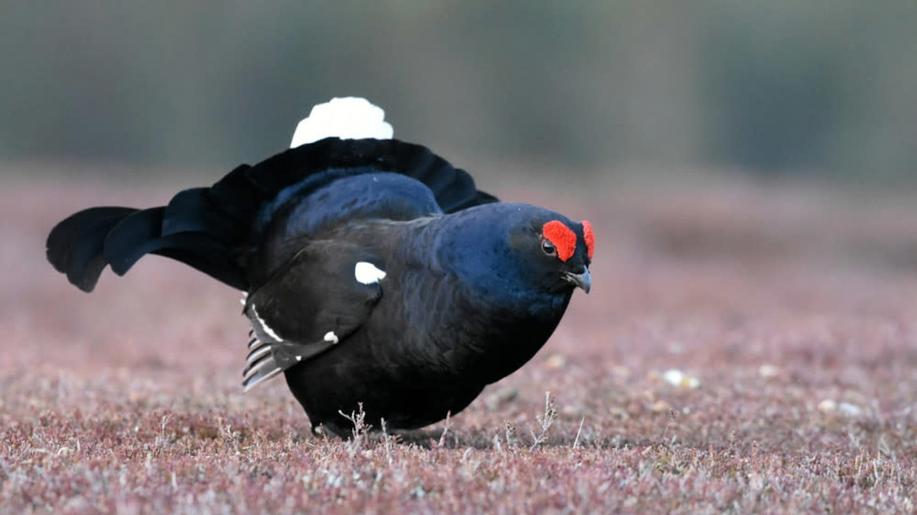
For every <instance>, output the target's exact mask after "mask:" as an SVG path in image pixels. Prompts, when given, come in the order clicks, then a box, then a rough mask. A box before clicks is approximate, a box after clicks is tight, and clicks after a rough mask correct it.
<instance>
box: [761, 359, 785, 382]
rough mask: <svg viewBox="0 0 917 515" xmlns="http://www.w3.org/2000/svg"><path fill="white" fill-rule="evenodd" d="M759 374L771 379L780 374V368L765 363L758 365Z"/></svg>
mask: <svg viewBox="0 0 917 515" xmlns="http://www.w3.org/2000/svg"><path fill="white" fill-rule="evenodd" d="M758 375H759V376H761V377H763V378H765V379H770V378H772V377H777V376H778V375H780V369H779V368H777V367H776V366H774V365H768V364H766V363H765V364H764V365H761V366H760V367H758Z"/></svg>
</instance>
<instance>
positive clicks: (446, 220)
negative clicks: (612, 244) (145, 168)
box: [47, 138, 592, 434]
mask: <svg viewBox="0 0 917 515" xmlns="http://www.w3.org/2000/svg"><path fill="white" fill-rule="evenodd" d="M552 224H556V225H553V228H552V229H551V231H553V232H549V231H548V227H550V226H552ZM590 231H591V229H589V228H588V224H586V223H578V222H574V221H571V220H569V219H567V218H566V217H564V216H563V215H560V214H558V213H555V212H552V211H549V210H546V209H542V208H538V207H534V206H529V205H525V204H508V203H501V202H498V201H497V199H496V198H495V197H493V196H491V195H489V194H487V193H484V192H481V191H479V190H477V188H476V187H475V184H474V181H473V180H472V178H471V177H470V176H469V175H468V174H467V173H466V172H464V171H463V170H459V169H456V168H453V167H452V166H451V165H450V164H449V163H448V162H446V161H445V160H444V159H442V158H440V157H439V156H437V155H435V154H433V153H432V152H430V151H429V150H427V149H426V148H424V147H422V146H419V145H414V144H409V143H404V142H401V141H398V140H376V139H359V140H341V139H338V138H327V139H324V140H321V141H317V142H315V143H311V144H306V145H302V146H300V147H297V148H294V149H290V150H287V151H285V152H282V153H280V154H278V155H276V156H274V157H271V158H269V159H267V160H265V161H263V162H261V163H258V164H256V165H254V166H249V165H242V166H239V167H237V168H236V169H234V170H233V171H231V172H230V173H229V174H227V175H226V176H225V177H224V178H223V179H221V180H220V181H218V182H217V183H216V184H214V185H213V186H211V187H209V188H193V189H189V190H185V191H182V192H180V193H178V194H177V195H175V197H173V198H172V200H171V201H170V202H169V204H168V205H167V206H162V207H155V208H151V209H144V210H137V209H131V208H121V207H99V208H91V209H87V210H85V211H81V212H79V213H76V214H75V215H73V216H71V217H69V218H67V219H65V220H64V221H62V222H61V223H60V224H58V225H57V226H56V227H55V228H54V229H53V230H52V231H51V234H50V236H49V238H48V244H47V254H48V259H49V261H50V262H51V263H52V264H53V265H54V267H55V268H56V269H57V270H59V271H60V272H63V273H65V274H67V277H68V279H69V280H70V282H71V283H73V284H74V285H76V286H77V287H79V288H80V289H82V290H84V291H91V290H92V289H93V288H94V286H95V284H96V282H97V280H98V278H99V275H100V274H101V272H102V270H103V269H104V267H105V266H106V265H109V266H110V267H111V269H112V270H113V271H114V272H115V273H117V274H124V273H126V272H127V271H128V270H129V269H130V268H131V266H133V265H134V264H135V263H136V261H137V260H138V259H140V257H142V256H143V255H145V254H158V255H163V256H166V257H170V258H172V259H176V260H178V261H181V262H183V263H186V264H188V265H190V266H192V267H194V268H196V269H198V270H200V271H202V272H204V273H206V274H208V275H210V276H212V277H214V278H216V279H217V280H219V281H222V282H224V283H226V284H228V285H231V286H233V287H236V288H239V289H241V290H243V291H244V292H246V294H247V297H246V298H245V301H244V305H245V306H244V312H245V314H246V316H248V317H249V319H250V320H251V323H252V329H253V330H252V333H251V335H250V336H251V339H250V341H249V355H248V357H247V361H246V367H245V371H244V372H243V384H244V385H245V386H246V388H250V387H252V386H254V385H256V384H258V383H259V382H261V381H263V380H265V379H267V378H270V377H272V376H274V375H276V374H279V373H280V372H284V374H285V376H286V380H287V383H288V385H289V387H290V389H291V390H292V392H293V394H294V395H295V396H296V398H297V399H298V400H299V402H300V403H301V404H302V405H303V407H304V408H305V410H306V412H307V414H308V415H309V418H310V420H311V422H312V424H313V426H319V425H322V426H324V427H326V428H327V429H328V430H329V431H331V432H332V433H335V434H346V433H347V428H348V424H349V422H348V421H347V420H346V419H345V418H344V417H342V416H341V414H340V412H344V413H350V412H351V411H353V410H355V409H356V408H357V405H358V404H362V406H363V409H364V411H365V413H366V416H367V421H368V422H370V423H371V424H373V425H374V426H375V427H379V426H380V422H381V419H383V418H384V419H385V421H386V425H387V426H388V427H390V428H406V429H407V428H416V427H421V426H423V425H426V424H430V423H433V422H436V421H438V420H440V419H442V418H444V417H445V416H446V414H447V413H448V412H451V413H453V414H456V413H458V412H459V411H461V410H462V409H463V408H465V407H466V406H467V405H468V404H469V403H470V402H471V401H472V400H473V399H474V398H475V397H476V396H477V395H478V394H479V393H480V391H481V390H482V389H483V388H484V387H485V386H486V385H487V384H490V383H492V382H494V381H497V380H499V379H500V378H502V377H504V376H506V375H508V374H510V373H512V372H513V371H514V370H516V369H517V368H519V367H520V366H522V365H523V364H524V363H525V362H526V361H528V360H529V359H530V358H531V357H532V356H533V355H534V354H535V352H537V351H538V349H539V348H540V347H541V346H542V345H543V344H544V343H545V341H546V340H547V339H548V337H549V336H550V335H551V333H552V332H553V331H554V329H555V327H556V326H557V324H558V322H559V321H560V318H561V316H562V315H563V313H564V311H565V309H566V307H567V304H568V302H569V300H570V296H571V295H572V292H573V290H574V288H575V287H576V286H581V287H583V288H584V289H586V290H587V291H588V288H589V271H588V265H589V263H590V260H591V252H592V250H591V232H590ZM587 233H588V234H587Z"/></svg>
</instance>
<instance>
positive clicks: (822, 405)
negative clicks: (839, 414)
mask: <svg viewBox="0 0 917 515" xmlns="http://www.w3.org/2000/svg"><path fill="white" fill-rule="evenodd" d="M818 411H821V412H822V413H831V412H834V411H837V403H836V402H834V401H833V400H831V399H825V400H823V401H821V402H819V403H818Z"/></svg>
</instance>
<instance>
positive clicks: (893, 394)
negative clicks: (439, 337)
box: [0, 181, 917, 513]
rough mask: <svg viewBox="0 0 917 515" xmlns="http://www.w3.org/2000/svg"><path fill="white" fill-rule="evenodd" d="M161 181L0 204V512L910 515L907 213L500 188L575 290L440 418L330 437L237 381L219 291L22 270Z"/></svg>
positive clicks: (747, 189)
mask: <svg viewBox="0 0 917 515" xmlns="http://www.w3.org/2000/svg"><path fill="white" fill-rule="evenodd" d="M609 191H610V190H609ZM650 192H651V193H650ZM167 193H168V192H167V191H166V190H163V189H153V188H149V187H147V188H128V187H124V188H122V189H114V188H111V187H109V188H105V189H103V188H99V187H98V185H97V184H89V183H80V184H64V185H52V184H40V183H36V182H22V181H19V182H9V183H8V184H6V185H5V187H4V188H3V191H2V192H0V237H2V241H3V245H2V247H0V265H2V266H3V269H4V274H3V279H2V281H3V284H2V288H0V310H2V311H0V328H2V333H3V339H2V340H0V356H2V359H0V389H2V390H0V391H2V395H0V512H6V513H21V512H28V511H54V512H93V511H114V510H118V511H125V512H141V511H143V512H148V511H169V512H185V513H199V512H244V513H251V512H287V511H303V510H310V511H312V510H314V511H318V510H321V511H332V512H341V513H349V512H353V511H357V510H365V511H370V512H378V513H386V512H440V511H446V512H479V511H484V510H487V511H494V512H518V511H526V512H534V511H543V510H547V511H558V512H562V511H576V512H597V511H623V512H640V513H645V512H667V511H674V512H718V511H723V510H725V511H736V512H749V511H768V512H798V511H817V512H834V513H846V512H851V511H902V512H910V511H913V510H914V509H915V505H914V494H915V492H917V463H915V460H917V445H915V442H917V413H915V412H914V405H915V401H917V223H915V220H917V207H908V206H907V205H906V204H905V203H904V202H896V201H894V200H889V201H886V200H885V199H881V198H878V197H877V196H875V195H872V196H870V197H869V198H870V199H871V203H867V202H862V201H861V202H854V201H851V200H850V199H847V198H845V196H844V195H843V194H840V193H831V194H824V193H818V192H815V191H804V190H800V189H788V188H775V187H769V188H762V187H753V186H748V185H744V186H742V185H739V186H732V187H724V186H719V187H717V188H715V189H709V188H686V189H682V190H679V189H670V190H668V191H652V190H648V189H640V188H636V189H634V191H628V192H626V193H625V192H618V193H615V194H609V193H596V194H595V195H594V196H593V197H592V200H590V201H588V202H585V203H583V202H579V201H575V200H574V197H573V196H572V195H571V196H570V197H567V198H564V199H560V200H558V199H556V198H554V199H550V200H549V199H548V197H547V195H546V194H545V193H544V192H539V191H526V192H516V193H515V194H513V195H510V196H512V197H513V198H516V199H520V198H525V199H531V200H534V201H536V202H539V203H542V204H547V205H553V206H555V207H558V208H562V209H564V210H565V211H567V212H570V213H571V214H573V215H578V216H588V217H589V218H591V219H592V220H593V224H594V226H595V227H596V228H597V233H598V235H597V240H598V251H597V260H596V262H595V265H594V272H593V273H594V278H595V285H594V290H593V293H592V295H590V296H588V297H587V296H583V295H578V296H577V298H576V299H575V300H574V302H573V304H572V306H571V308H570V311H569V313H568V315H567V317H566V318H565V320H564V322H563V323H562V325H561V327H560V328H559V329H558V331H557V333H556V335H555V337H554V338H553V339H552V340H551V341H550V342H549V343H548V345H547V346H546V348H545V349H544V350H543V351H542V352H541V353H540V354H539V355H538V356H537V357H536V359H535V360H533V361H532V362H531V363H529V364H528V365H527V366H526V367H525V368H523V370H521V371H520V372H519V373H517V374H515V375H514V376H512V377H510V378H508V379H505V380H504V381H502V382H500V383H499V384H495V385H493V386H491V387H490V388H488V389H487V390H486V391H485V393H484V394H483V395H482V396H481V398H480V399H478V400H477V401H476V402H475V403H474V404H473V405H472V406H471V407H470V408H469V409H468V410H466V411H465V412H463V413H461V414H458V415H456V416H454V417H453V418H452V419H451V420H450V421H449V422H448V424H439V425H437V426H434V427H431V428H429V429H428V430H426V431H423V432H414V433H408V434H398V435H392V434H388V433H385V434H366V433H365V432H363V431H358V434H357V436H356V438H354V439H353V440H351V441H347V442H343V441H338V440H326V439H321V438H317V437H314V436H312V434H311V433H310V432H309V429H308V427H309V426H308V424H307V421H306V419H305V416H304V415H303V413H302V412H301V410H300V408H299V406H298V405H297V404H296V403H295V401H294V400H293V398H292V397H291V396H290V395H289V394H288V392H287V391H286V388H285V386H284V385H283V384H282V383H281V382H274V383H273V384H270V385H268V386H267V387H266V388H258V389H256V391H254V392H252V393H250V394H246V395H243V394H242V392H241V389H240V388H239V379H240V371H241V369H242V366H241V365H242V360H243V357H244V354H245V352H244V341H245V326H244V320H243V319H242V317H241V316H239V314H238V311H239V309H238V304H237V294H236V292H233V291H231V290H230V289H228V288H225V287H223V286H220V285H218V284H214V283H212V282H210V281H209V280H208V279H206V278H204V277H203V276H198V275H196V274H194V273H193V272H190V271H186V270H185V269H183V268H181V267H180V266H179V265H176V264H173V263H171V262H168V261H165V260H162V259H155V258H153V259H149V260H147V261H145V262H143V263H142V265H141V266H139V267H138V269H137V270H136V271H135V272H132V273H131V274H130V275H129V276H128V277H125V278H123V279H120V280H115V278H114V277H113V276H111V275H108V276H106V277H105V278H104V279H103V280H102V281H101V284H100V286H99V288H98V289H97V291H96V292H95V293H94V294H93V295H91V296H86V295H84V294H82V293H80V292H78V291H76V290H75V289H73V288H70V287H67V286H66V285H65V283H64V280H63V277H61V276H59V275H58V274H56V273H53V272H52V271H51V269H50V267H49V266H48V265H47V264H46V263H45V261H44V259H43V255H42V253H43V238H44V234H45V232H46V231H47V229H48V228H49V227H50V226H51V224H52V223H53V222H54V221H56V220H57V219H58V218H60V217H61V216H63V215H66V214H68V213H69V212H70V211H71V210H73V209H76V208H79V207H84V206H87V205H90V204H95V203H102V202H114V203H122V204H141V205H147V204H151V203H154V202H158V201H161V200H163V199H164V198H165V197H166V194H167ZM558 204H560V205H558ZM546 391H550V392H551V394H550V399H549V402H548V404H547V405H546V404H545V392H546Z"/></svg>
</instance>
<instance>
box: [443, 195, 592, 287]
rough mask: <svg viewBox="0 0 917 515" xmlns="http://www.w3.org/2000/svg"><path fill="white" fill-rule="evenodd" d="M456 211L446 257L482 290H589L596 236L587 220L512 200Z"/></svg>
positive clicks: (448, 239)
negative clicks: (572, 217) (510, 201)
mask: <svg viewBox="0 0 917 515" xmlns="http://www.w3.org/2000/svg"><path fill="white" fill-rule="evenodd" d="M458 214H459V215H460V216H458V217H456V218H454V220H453V222H452V223H454V224H455V226H454V227H453V230H452V231H450V233H451V234H450V236H449V237H448V238H447V240H446V242H445V243H446V245H444V250H445V251H446V254H445V257H446V259H447V260H448V261H449V262H450V263H451V264H452V266H453V267H455V268H457V269H458V270H460V271H461V273H462V275H463V276H464V277H465V278H466V279H468V280H469V281H470V282H471V283H472V284H474V285H475V286H477V287H478V288H479V289H480V290H481V291H485V292H490V293H494V294H496V295H500V294H506V295H510V296H516V297H520V296H521V297H523V298H525V297H526V296H544V295H550V296H562V297H567V298H569V294H570V293H572V292H573V290H574V289H575V288H582V289H583V291H585V292H586V293H589V290H590V289H591V287H592V277H591V275H590V272H589V265H590V264H591V262H592V255H593V252H594V247H595V237H594V235H593V232H592V226H591V225H590V224H589V222H588V221H585V220H583V221H581V222H575V221H572V220H570V219H569V218H567V217H565V216H563V215H561V214H560V213H556V212H554V211H550V210H547V209H543V208H540V207H535V206H530V205H526V204H508V203H500V204H488V205H484V206H479V207H476V208H472V209H469V210H466V211H462V212H460V213H458Z"/></svg>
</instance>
